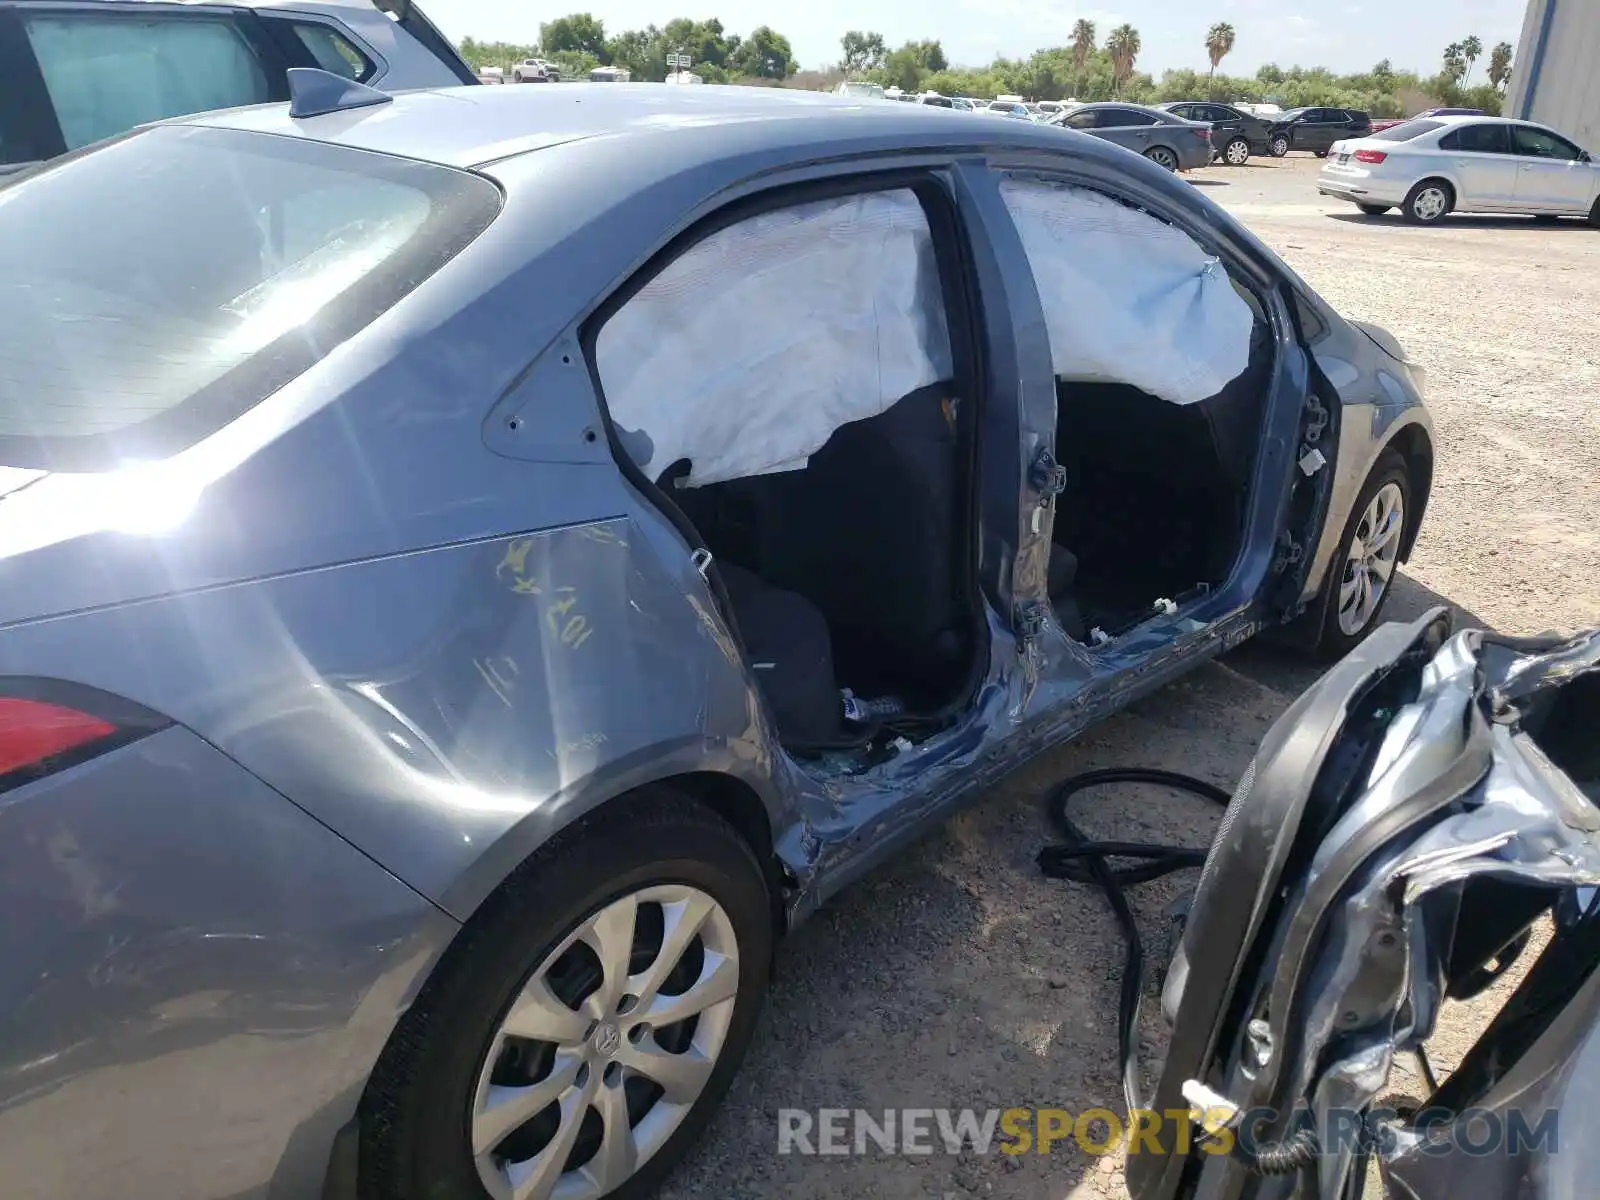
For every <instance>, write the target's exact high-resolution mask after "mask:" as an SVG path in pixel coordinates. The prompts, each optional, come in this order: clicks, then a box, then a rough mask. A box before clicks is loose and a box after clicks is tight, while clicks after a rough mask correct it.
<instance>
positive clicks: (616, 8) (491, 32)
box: [423, 0, 1527, 81]
mask: <svg viewBox="0 0 1600 1200" xmlns="http://www.w3.org/2000/svg"><path fill="white" fill-rule="evenodd" d="M569 4H570V6H569ZM1526 7H1527V0H1100V2H1099V3H1098V4H1097V5H1095V6H1090V5H1087V4H1076V3H1072V2H1071V0H1054V2H1052V0H920V3H917V4H910V3H907V2H906V0H899V2H898V3H896V2H893V0H806V2H805V3H802V4H792V3H783V2H782V0H592V2H591V0H556V2H555V3H553V4H552V3H550V2H549V0H547V2H546V3H544V4H541V5H532V4H528V3H527V2H526V0H424V3H423V8H425V9H426V10H427V12H428V15H429V16H430V17H432V18H433V19H434V21H435V22H437V23H438V25H439V26H440V27H441V28H442V29H443V30H444V31H445V33H447V34H448V35H449V36H451V37H452V38H461V37H464V36H469V35H470V36H472V37H478V38H483V39H485V40H491V41H511V42H531V41H534V40H537V38H538V36H539V23H540V22H541V21H548V20H549V19H550V18H551V17H556V16H561V15H563V14H564V13H568V12H572V11H579V12H582V11H588V12H592V13H594V15H595V16H597V17H599V18H600V19H601V20H603V21H604V22H605V24H606V30H607V31H608V32H618V31H620V30H623V29H637V28H640V27H642V26H645V25H648V24H651V23H652V22H653V23H655V24H658V25H660V24H665V23H666V22H667V21H669V20H671V19H672V18H673V17H679V16H684V17H695V18H703V17H711V16H716V17H720V18H721V19H722V23H723V24H724V25H725V26H726V27H727V28H728V29H730V30H731V31H734V32H737V33H747V32H749V31H750V30H751V29H753V28H755V27H756V26H757V25H771V26H772V27H773V28H774V29H776V30H777V31H778V32H779V33H782V34H784V35H785V36H787V37H788V38H789V41H790V42H791V44H793V46H794V50H795V56H796V57H797V58H798V59H799V60H800V63H801V65H802V66H805V67H816V66H821V65H824V64H827V63H831V62H834V61H837V59H838V56H839V35H840V34H842V33H843V32H844V31H845V30H847V29H864V30H876V31H877V32H879V33H881V34H883V35H884V38H885V39H886V40H887V41H888V42H889V44H890V45H891V46H895V45H898V44H900V43H901V42H904V41H909V40H914V39H920V38H939V39H940V40H941V41H943V43H944V48H945V53H946V54H947V55H948V56H949V57H950V59H951V61H952V62H955V63H960V64H964V65H976V64H980V63H986V62H988V61H989V60H990V59H992V58H993V57H994V56H995V55H996V54H1005V55H1007V56H1023V55H1027V54H1029V53H1031V52H1032V51H1034V50H1036V49H1038V48H1040V47H1042V46H1052V45H1062V44H1064V43H1065V42H1066V41H1067V37H1068V30H1070V29H1071V28H1072V24H1073V22H1074V21H1076V20H1077V19H1078V18H1079V17H1087V18H1088V19H1089V20H1091V21H1093V22H1095V24H1096V26H1097V27H1098V29H1099V34H1100V38H1101V40H1102V41H1104V40H1105V35H1106V33H1107V31H1109V30H1110V29H1111V28H1112V27H1113V26H1115V25H1119V24H1121V23H1122V22H1123V21H1129V22H1131V23H1132V24H1133V25H1134V26H1135V27H1136V28H1137V29H1138V30H1139V33H1140V37H1141V40H1142V41H1143V43H1144V50H1143V52H1142V53H1141V54H1140V56H1139V64H1138V65H1139V67H1140V68H1141V69H1143V70H1147V71H1151V72H1153V73H1155V74H1157V75H1159V74H1160V73H1161V71H1163V70H1165V69H1166V68H1168V67H1195V68H1199V69H1204V68H1205V66H1206V57H1205V50H1204V48H1203V45H1202V43H1203V41H1204V38H1205V30H1206V28H1207V27H1208V26H1209V25H1211V23H1212V22H1214V21H1228V22H1230V23H1231V24H1232V25H1233V27H1234V29H1235V31H1236V32H1237V35H1238V41H1237V43H1236V45H1235V47H1234V51H1233V53H1232V54H1231V55H1230V56H1229V57H1228V58H1227V60H1226V61H1225V64H1224V67H1223V69H1224V70H1226V71H1230V72H1233V73H1235V74H1251V73H1253V72H1254V71H1255V69H1256V68H1257V67H1259V66H1261V64H1263V63H1267V62H1275V63H1277V64H1279V65H1280V66H1284V67H1288V66H1292V65H1293V64H1295V63H1299V64H1300V65H1302V66H1327V67H1332V68H1333V69H1335V70H1339V71H1358V70H1366V69H1367V68H1369V67H1371V66H1372V65H1373V64H1374V63H1376V62H1377V61H1378V60H1379V59H1382V58H1388V59H1390V60H1391V61H1392V62H1393V63H1394V65H1395V67H1396V68H1401V69H1404V68H1412V69H1417V70H1422V71H1426V72H1432V71H1435V70H1437V69H1438V67H1439V60H1440V56H1441V52H1442V51H1443V50H1444V47H1445V46H1446V45H1447V44H1448V43H1450V42H1453V41H1457V40H1459V39H1460V38H1463V37H1466V36H1467V35H1468V34H1477V36H1478V37H1479V38H1480V39H1482V41H1483V44H1484V47H1485V50H1486V51H1487V48H1488V47H1490V46H1493V45H1494V44H1495V43H1496V42H1499V41H1507V42H1510V43H1511V44H1512V45H1513V46H1515V45H1516V43H1517V38H1518V35H1519V34H1520V32H1521V29H1522V17H1523V12H1524V10H1525V9H1526ZM1487 57H1488V55H1487V53H1485V56H1484V60H1482V61H1480V62H1479V63H1478V65H1477V67H1476V68H1475V70H1474V79H1475V81H1481V76H1482V73H1483V70H1484V67H1485V66H1486V65H1487Z"/></svg>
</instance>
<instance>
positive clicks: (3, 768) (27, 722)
mask: <svg viewBox="0 0 1600 1200" xmlns="http://www.w3.org/2000/svg"><path fill="white" fill-rule="evenodd" d="M117 732H118V730H117V727H116V726H115V725H113V724H111V723H110V722H109V721H102V720H101V719H100V718H99V717H91V716H90V715H89V714H88V713H82V712H78V711H77V710H76V709H72V708H65V707H63V706H62V705H59V704H50V703H47V702H45V701H43V700H18V699H13V698H9V697H5V696H0V777H3V776H6V775H9V774H11V772H13V771H20V770H23V769H24V768H27V767H39V766H42V765H44V764H45V763H46V762H48V761H49V760H50V759H52V758H55V757H56V756H57V755H61V754H66V753H68V752H70V751H73V750H81V749H83V748H84V747H86V746H89V745H91V744H92V743H94V742H98V741H102V740H104V739H106V738H109V737H113V736H115V735H116V733H117Z"/></svg>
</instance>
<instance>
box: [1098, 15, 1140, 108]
mask: <svg viewBox="0 0 1600 1200" xmlns="http://www.w3.org/2000/svg"><path fill="white" fill-rule="evenodd" d="M1139 49H1140V43H1139V31H1138V30H1137V29H1135V28H1134V27H1133V26H1132V25H1118V26H1117V27H1116V28H1115V29H1113V30H1112V31H1111V36H1110V37H1108V38H1107V39H1106V53H1107V54H1109V55H1110V56H1111V82H1112V84H1113V85H1114V86H1115V88H1116V93H1117V95H1119V96H1120V95H1122V85H1123V83H1124V82H1125V81H1126V80H1127V78H1128V76H1130V75H1132V74H1133V60H1134V59H1136V58H1138V57H1139Z"/></svg>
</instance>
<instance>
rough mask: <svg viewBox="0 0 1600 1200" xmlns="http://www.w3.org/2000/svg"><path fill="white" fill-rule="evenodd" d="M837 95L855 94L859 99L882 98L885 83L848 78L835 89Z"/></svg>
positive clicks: (834, 92)
mask: <svg viewBox="0 0 1600 1200" xmlns="http://www.w3.org/2000/svg"><path fill="white" fill-rule="evenodd" d="M833 94H834V95H835V96H854V97H855V98H856V99H858V100H882V99H883V85H882V84H881V83H869V82H867V81H866V80H865V79H846V80H844V81H843V82H842V83H840V84H839V86H838V87H836V88H834V89H833Z"/></svg>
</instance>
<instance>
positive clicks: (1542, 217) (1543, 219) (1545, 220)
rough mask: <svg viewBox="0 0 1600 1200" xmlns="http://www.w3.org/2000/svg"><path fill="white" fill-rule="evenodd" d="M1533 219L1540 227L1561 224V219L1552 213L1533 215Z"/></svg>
mask: <svg viewBox="0 0 1600 1200" xmlns="http://www.w3.org/2000/svg"><path fill="white" fill-rule="evenodd" d="M1533 219H1534V221H1536V222H1537V223H1538V224H1540V225H1559V224H1560V223H1561V218H1560V217H1558V216H1556V215H1555V214H1554V213H1535V214H1534V217H1533Z"/></svg>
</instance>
